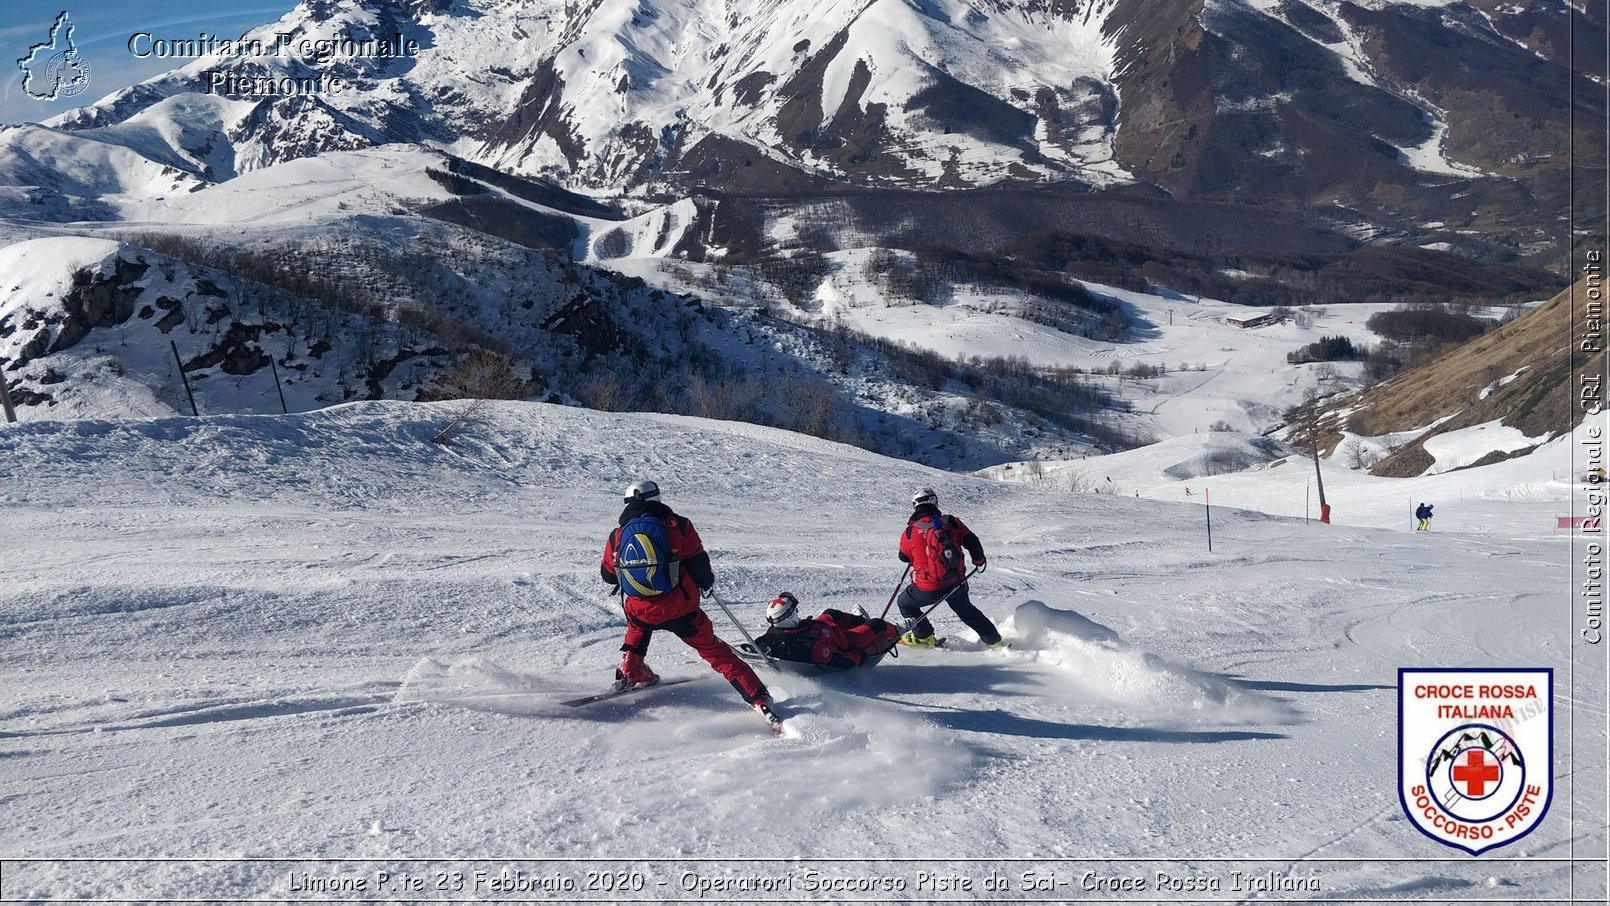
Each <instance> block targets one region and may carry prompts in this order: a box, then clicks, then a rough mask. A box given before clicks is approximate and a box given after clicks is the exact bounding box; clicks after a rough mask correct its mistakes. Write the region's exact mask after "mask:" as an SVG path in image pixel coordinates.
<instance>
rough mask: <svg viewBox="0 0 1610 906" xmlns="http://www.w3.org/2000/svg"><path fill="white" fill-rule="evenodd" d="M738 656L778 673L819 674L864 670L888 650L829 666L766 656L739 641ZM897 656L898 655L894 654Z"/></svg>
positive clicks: (887, 653) (746, 643)
mask: <svg viewBox="0 0 1610 906" xmlns="http://www.w3.org/2000/svg"><path fill="white" fill-rule="evenodd" d="M733 650H734V651H737V652H738V656H739V657H741V658H743V659H744V660H746V661H748V662H749V663H750V665H751V666H754V667H768V668H770V669H772V670H776V671H778V672H779V673H792V674H794V675H795V676H820V675H822V674H824V673H844V672H846V671H849V670H865V669H866V668H868V667H875V666H877V664H878V662H879V661H881V660H883V659H884V658H886V657H888V656H889V652H890V651H893V650H894V649H893V648H890V649H889V651H885V652H882V653H880V654H873V655H869V656H868V657H867V659H866V660H865V661H862V662H861V664H860V665H859V666H856V667H830V666H828V665H827V664H813V663H811V662H810V661H788V660H784V659H782V658H779V657H767V656H766V655H764V654H761V653H760V652H759V651H757V650H755V646H753V645H751V644H749V643H748V642H740V643H739V644H738V645H737V646H736V647H735V648H734V649H733ZM896 656H897V657H898V655H896Z"/></svg>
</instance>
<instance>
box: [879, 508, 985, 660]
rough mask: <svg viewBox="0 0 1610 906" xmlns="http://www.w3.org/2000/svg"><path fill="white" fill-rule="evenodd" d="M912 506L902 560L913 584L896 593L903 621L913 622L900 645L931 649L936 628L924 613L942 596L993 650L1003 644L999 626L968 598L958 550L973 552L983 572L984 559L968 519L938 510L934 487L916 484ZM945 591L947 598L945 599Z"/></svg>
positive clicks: (901, 544) (935, 642) (902, 545)
mask: <svg viewBox="0 0 1610 906" xmlns="http://www.w3.org/2000/svg"><path fill="white" fill-rule="evenodd" d="M911 505H912V507H913V508H914V509H913V511H912V514H911V518H910V519H908V520H907V521H906V529H905V531H904V532H903V533H901V535H900V559H901V560H903V561H905V562H906V563H909V564H911V571H912V577H911V584H910V585H908V586H906V589H905V590H904V591H902V592H901V593H900V600H899V602H898V603H899V606H900V613H901V615H902V616H904V617H905V618H906V619H907V620H916V621H917V622H915V623H913V624H912V626H911V628H910V629H909V630H907V632H906V633H905V634H904V635H902V636H901V637H900V642H901V644H904V645H910V646H912V647H915V648H932V647H934V646H935V645H936V644H938V640H937V639H935V638H934V627H933V624H932V623H929V622H928V618H927V617H925V616H923V611H925V610H927V609H928V608H929V607H931V606H933V605H935V604H937V603H938V602H939V601H940V599H944V601H945V603H946V604H949V605H950V609H951V610H953V611H955V612H956V616H958V617H960V618H961V621H962V622H963V623H966V624H967V626H968V628H970V629H972V630H973V631H974V632H976V633H978V638H979V641H981V642H983V643H984V644H985V645H988V646H989V647H991V648H999V647H1001V646H1002V645H1004V644H1005V642H1003V641H1002V640H1001V633H1000V630H998V629H996V628H995V624H994V623H992V622H990V618H989V617H987V616H984V614H983V612H981V611H980V610H979V609H978V608H977V607H974V606H973V602H972V600H971V599H969V598H968V594H967V581H966V572H965V570H964V569H963V566H964V564H963V563H962V548H966V549H967V553H969V554H971V555H972V558H973V566H975V567H977V568H978V569H979V570H980V571H983V569H984V566H985V564H986V563H987V562H988V561H987V560H986V559H985V557H984V545H983V543H982V542H980V541H979V540H978V536H977V535H975V534H973V532H972V530H971V529H969V528H968V527H967V525H966V523H964V522H962V521H961V520H960V519H958V518H956V517H955V516H949V515H943V514H941V513H940V512H939V495H938V494H936V493H934V489H933V488H920V489H918V491H917V493H916V494H914V495H912V498H911ZM947 595H948V597H947Z"/></svg>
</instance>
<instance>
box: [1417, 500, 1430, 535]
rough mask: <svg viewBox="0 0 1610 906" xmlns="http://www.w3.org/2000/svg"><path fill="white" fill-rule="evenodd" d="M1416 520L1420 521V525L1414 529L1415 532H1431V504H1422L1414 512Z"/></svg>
mask: <svg viewBox="0 0 1610 906" xmlns="http://www.w3.org/2000/svg"><path fill="white" fill-rule="evenodd" d="M1414 518H1416V519H1418V520H1420V523H1419V524H1418V525H1416V526H1415V527H1414V530H1415V531H1417V532H1429V531H1431V504H1429V503H1422V504H1420V506H1419V508H1418V509H1416V510H1415V511H1414Z"/></svg>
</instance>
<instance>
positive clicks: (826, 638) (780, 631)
mask: <svg viewBox="0 0 1610 906" xmlns="http://www.w3.org/2000/svg"><path fill="white" fill-rule="evenodd" d="M766 623H767V626H768V627H769V628H768V629H767V630H766V632H765V634H763V635H761V637H760V638H758V639H756V640H755V644H756V645H758V646H759V648H760V650H761V651H763V652H765V653H766V654H769V655H771V656H772V657H774V658H780V659H782V660H785V661H801V662H804V663H809V664H822V665H824V666H827V667H839V668H849V667H859V666H861V665H862V664H864V663H866V661H867V658H869V657H872V656H874V655H879V654H882V653H884V652H885V651H888V650H889V649H890V648H893V647H894V646H895V642H896V640H898V639H899V638H900V630H899V629H897V628H895V625H894V624H893V623H890V622H888V621H886V620H880V619H878V618H877V617H865V616H861V615H860V614H854V613H845V612H844V611H842V610H834V609H833V608H831V607H830V608H828V609H826V610H824V611H822V612H821V613H820V614H818V615H817V616H814V617H812V616H805V615H804V614H802V613H800V609H799V599H798V598H795V597H794V595H793V593H792V592H787V591H785V592H783V593H782V594H780V595H778V596H777V597H775V598H773V599H772V602H771V604H770V605H768V606H767V607H766Z"/></svg>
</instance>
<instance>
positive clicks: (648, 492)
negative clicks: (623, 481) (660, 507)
mask: <svg viewBox="0 0 1610 906" xmlns="http://www.w3.org/2000/svg"><path fill="white" fill-rule="evenodd" d="M659 499H660V486H659V485H657V484H655V483H654V482H652V481H648V480H646V479H645V480H643V481H634V482H632V486H631V487H629V488H627V489H626V502H627V503H631V502H632V501H634V500H659Z"/></svg>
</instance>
